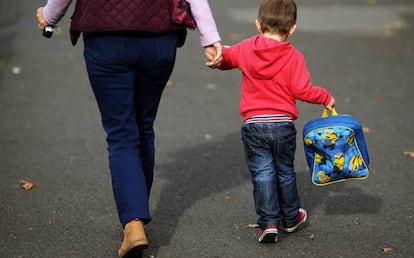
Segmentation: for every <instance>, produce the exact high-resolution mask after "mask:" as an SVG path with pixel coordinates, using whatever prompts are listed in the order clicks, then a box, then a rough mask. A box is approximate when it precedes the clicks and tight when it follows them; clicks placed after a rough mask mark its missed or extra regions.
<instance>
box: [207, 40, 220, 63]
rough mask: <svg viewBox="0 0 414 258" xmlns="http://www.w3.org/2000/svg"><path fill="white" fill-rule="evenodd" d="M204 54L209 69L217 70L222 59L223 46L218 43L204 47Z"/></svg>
mask: <svg viewBox="0 0 414 258" xmlns="http://www.w3.org/2000/svg"><path fill="white" fill-rule="evenodd" d="M204 52H205V55H206V58H207V62H206V65H207V66H208V67H210V68H217V67H219V66H220V63H221V60H222V59H223V46H222V45H221V43H220V42H219V41H218V42H216V43H213V44H212V45H210V46H206V47H204Z"/></svg>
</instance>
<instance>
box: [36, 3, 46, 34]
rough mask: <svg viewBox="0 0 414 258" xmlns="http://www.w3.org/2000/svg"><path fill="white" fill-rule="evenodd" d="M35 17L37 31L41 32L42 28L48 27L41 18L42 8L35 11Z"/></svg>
mask: <svg viewBox="0 0 414 258" xmlns="http://www.w3.org/2000/svg"><path fill="white" fill-rule="evenodd" d="M36 17H37V21H38V22H39V25H38V26H39V29H40V30H43V28H44V27H46V26H47V25H48V24H47V22H46V21H45V19H44V17H43V7H40V8H38V9H37V12H36Z"/></svg>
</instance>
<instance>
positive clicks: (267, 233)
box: [259, 226, 278, 243]
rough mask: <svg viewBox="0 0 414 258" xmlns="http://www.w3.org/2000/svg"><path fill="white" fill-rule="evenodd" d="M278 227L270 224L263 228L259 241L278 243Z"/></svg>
mask: <svg viewBox="0 0 414 258" xmlns="http://www.w3.org/2000/svg"><path fill="white" fill-rule="evenodd" d="M277 233H278V231H277V227H275V226H269V227H267V228H265V229H262V231H261V232H260V236H259V243H276V242H277Z"/></svg>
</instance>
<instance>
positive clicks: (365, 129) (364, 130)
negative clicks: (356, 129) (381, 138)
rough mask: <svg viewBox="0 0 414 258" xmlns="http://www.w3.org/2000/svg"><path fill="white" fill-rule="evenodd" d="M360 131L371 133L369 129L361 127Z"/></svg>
mask: <svg viewBox="0 0 414 258" xmlns="http://www.w3.org/2000/svg"><path fill="white" fill-rule="evenodd" d="M362 131H363V132H364V133H369V132H371V129H369V128H368V127H366V126H363V127H362Z"/></svg>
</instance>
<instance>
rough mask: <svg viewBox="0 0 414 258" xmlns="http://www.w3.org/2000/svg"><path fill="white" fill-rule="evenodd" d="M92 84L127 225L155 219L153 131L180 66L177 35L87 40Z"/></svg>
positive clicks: (117, 197) (104, 36) (108, 36)
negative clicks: (152, 211) (165, 93)
mask: <svg viewBox="0 0 414 258" xmlns="http://www.w3.org/2000/svg"><path fill="white" fill-rule="evenodd" d="M84 45H85V49H84V57H85V62H86V67H87V71H88V76H89V80H90V83H91V86H92V89H93V92H94V94H95V98H96V100H97V103H98V107H99V111H100V113H101V118H102V125H103V128H104V130H105V132H106V135H107V138H106V140H107V144H108V156H109V167H110V171H111V178H112V188H113V193H114V198H115V202H116V206H117V210H118V215H119V218H120V221H121V224H122V226H125V224H126V223H128V222H129V221H131V220H133V219H135V218H140V219H142V220H143V221H144V222H146V223H147V222H149V221H150V220H151V216H150V212H149V205H148V199H149V193H150V190H151V186H152V180H153V169H154V129H153V123H154V120H155V117H156V114H157V109H158V105H159V102H160V99H161V95H162V92H163V90H164V88H165V85H166V83H167V81H168V79H169V77H170V75H171V72H172V70H173V67H174V63H175V56H176V45H177V36H176V35H175V34H174V33H170V34H163V35H155V34H152V35H151V34H139V33H137V34H126V35H123V34H122V33H119V34H111V33H108V34H99V35H92V36H91V35H89V36H88V37H86V38H85V40H84Z"/></svg>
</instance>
